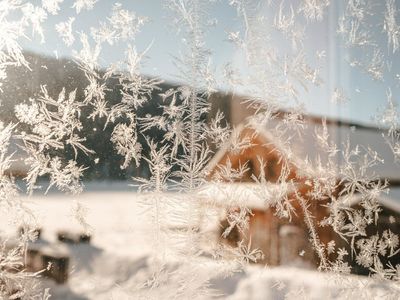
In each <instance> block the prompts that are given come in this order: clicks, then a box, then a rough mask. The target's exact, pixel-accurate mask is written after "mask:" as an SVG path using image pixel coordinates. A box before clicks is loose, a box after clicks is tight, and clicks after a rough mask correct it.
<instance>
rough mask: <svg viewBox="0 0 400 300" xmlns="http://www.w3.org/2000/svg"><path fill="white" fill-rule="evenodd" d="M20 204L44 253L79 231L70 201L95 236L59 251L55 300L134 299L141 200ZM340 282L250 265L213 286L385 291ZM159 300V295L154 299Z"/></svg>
mask: <svg viewBox="0 0 400 300" xmlns="http://www.w3.org/2000/svg"><path fill="white" fill-rule="evenodd" d="M22 200H23V201H24V202H25V203H26V205H27V206H28V207H30V208H31V209H32V210H33V211H34V213H35V214H36V215H37V216H38V222H39V224H40V225H41V227H42V229H43V230H42V241H41V242H42V243H44V244H47V247H55V245H57V242H56V232H57V230H61V229H68V230H72V231H73V230H79V225H78V223H77V222H76V221H74V220H73V218H72V216H71V204H72V201H73V200H79V201H80V202H81V203H82V204H83V205H84V206H85V207H86V208H87V212H88V213H87V221H88V222H89V224H90V225H91V226H92V228H93V237H92V241H91V243H90V244H80V245H68V244H65V245H63V246H62V247H63V248H64V250H65V251H67V252H68V253H69V254H70V257H71V265H70V274H69V280H68V282H67V283H66V284H62V285H58V284H56V283H54V282H53V281H51V280H49V279H45V280H43V284H44V286H46V287H50V288H51V294H52V299H60V300H61V299H62V300H69V299H71V300H83V299H96V300H102V299H132V293H133V292H134V291H135V288H137V287H138V285H139V284H141V283H143V282H144V281H145V280H146V279H148V278H149V276H150V275H151V264H152V261H151V258H150V253H151V250H152V249H151V241H150V239H149V237H151V235H150V234H149V231H150V230H149V228H148V225H147V224H148V223H146V222H145V219H144V218H143V209H142V208H141V207H140V205H139V203H140V197H139V196H138V194H136V193H134V192H126V191H124V192H116V191H98V192H86V193H83V194H82V195H80V196H78V199H73V198H72V197H70V196H63V195H61V194H50V195H48V196H46V197H43V196H33V197H30V198H28V197H23V198H22ZM11 221H12V216H8V215H7V214H6V213H4V212H2V213H1V215H0V228H2V229H3V231H4V232H3V234H4V233H6V234H9V235H10V234H13V233H14V232H15V227H13V226H12V224H13V223H12V222H11ZM201 259H202V260H203V262H202V263H201V264H200V265H201V268H200V269H199V270H198V272H197V276H202V275H201V274H203V275H204V274H207V275H209V274H214V272H215V271H216V270H217V269H218V268H220V265H218V264H217V263H216V262H214V261H212V260H211V259H209V258H207V257H202V258H201ZM179 263H181V262H178V261H170V262H168V263H167V266H166V267H167V268H172V269H173V268H175V266H176V264H179ZM215 273H216V272H215ZM344 278H345V281H343V279H342V280H341V281H340V283H335V280H332V275H329V274H321V273H319V272H317V271H314V270H306V269H299V268H290V267H276V268H267V267H262V266H257V265H250V266H248V267H246V268H245V269H244V270H243V272H240V273H236V274H234V275H233V276H231V277H227V278H214V279H213V280H212V282H211V286H212V287H213V288H214V289H216V291H217V293H218V294H220V295H221V298H226V299H230V300H239V299H291V298H296V299H297V298H299V299H302V298H307V299H342V298H344V296H346V297H347V296H351V295H353V296H355V295H358V294H360V293H363V292H365V290H366V291H368V292H369V293H370V294H369V295H374V296H376V297H380V298H382V297H381V296H382V295H383V293H384V289H385V288H386V287H385V285H384V284H379V282H378V284H375V283H376V281H375V280H372V279H367V278H364V277H363V278H361V277H356V276H345V277H344ZM343 282H346V283H347V284H343ZM371 283H374V284H373V285H371ZM349 286H350V287H351V288H348V287H349ZM366 287H367V288H366ZM343 293H344V294H343ZM352 293H353V294H352ZM357 293H358V294H357ZM371 293H372V294H371ZM159 297H160V295H159V294H158V295H156V296H155V299H160V298H159ZM133 298H135V297H133ZM205 299H207V298H205Z"/></svg>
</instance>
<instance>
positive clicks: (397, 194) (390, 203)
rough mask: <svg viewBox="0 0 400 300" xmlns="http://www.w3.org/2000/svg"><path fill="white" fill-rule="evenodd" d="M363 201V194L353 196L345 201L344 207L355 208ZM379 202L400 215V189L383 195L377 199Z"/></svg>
mask: <svg viewBox="0 0 400 300" xmlns="http://www.w3.org/2000/svg"><path fill="white" fill-rule="evenodd" d="M361 200H362V195H361V194H358V193H357V194H353V195H351V196H349V197H346V198H344V199H343V205H345V206H353V205H356V204H357V203H359V202H360V201H361ZM377 201H378V202H379V204H380V205H381V206H383V207H386V208H389V209H391V210H393V211H395V212H397V213H400V188H391V189H389V192H388V193H387V194H384V193H382V194H381V195H379V197H377Z"/></svg>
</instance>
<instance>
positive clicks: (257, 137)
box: [206, 112, 400, 266]
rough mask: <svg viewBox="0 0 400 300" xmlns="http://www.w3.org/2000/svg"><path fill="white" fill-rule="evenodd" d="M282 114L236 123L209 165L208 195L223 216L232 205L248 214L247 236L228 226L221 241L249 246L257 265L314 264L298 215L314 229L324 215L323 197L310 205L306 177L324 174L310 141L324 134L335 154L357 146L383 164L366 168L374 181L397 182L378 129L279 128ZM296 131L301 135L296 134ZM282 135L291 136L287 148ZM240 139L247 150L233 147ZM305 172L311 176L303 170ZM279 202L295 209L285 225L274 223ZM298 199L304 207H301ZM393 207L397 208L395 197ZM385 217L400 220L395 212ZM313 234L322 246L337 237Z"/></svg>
mask: <svg viewBox="0 0 400 300" xmlns="http://www.w3.org/2000/svg"><path fill="white" fill-rule="evenodd" d="M286 114H287V113H285V112H282V113H279V114H277V115H276V116H275V118H274V119H273V120H271V122H269V123H268V124H254V123H248V124H247V125H243V124H241V125H239V126H238V127H237V128H236V132H235V134H234V135H233V136H232V138H231V140H229V141H228V142H227V143H226V144H225V145H224V146H223V147H222V148H221V149H219V150H218V151H217V153H216V155H215V156H214V158H213V159H212V160H211V162H210V163H209V165H208V166H207V172H208V174H209V175H208V176H209V179H210V185H209V187H208V191H207V192H206V194H207V195H208V197H209V198H212V199H213V200H214V201H215V202H216V203H219V204H220V205H222V206H225V207H226V208H227V209H228V210H232V209H235V207H239V208H240V207H241V208H243V207H246V208H247V209H248V213H247V216H248V228H247V229H245V231H243V230H242V231H240V230H237V229H236V228H234V227H233V228H231V230H230V233H229V235H228V236H226V242H228V243H231V244H235V243H236V242H237V241H238V240H242V239H244V240H247V241H250V240H251V244H252V247H253V248H258V249H260V250H262V251H263V253H264V259H263V260H261V261H260V262H261V263H267V264H269V265H281V264H308V265H314V266H315V265H316V264H318V261H319V258H318V256H317V255H316V254H315V251H313V250H312V247H311V241H310V239H309V237H310V232H309V230H310V227H309V226H308V225H309V224H307V222H305V221H304V220H305V218H304V217H305V216H304V212H305V209H307V210H308V211H309V212H310V213H311V215H312V216H313V217H314V218H313V220H312V222H314V225H315V224H318V223H319V222H320V221H322V220H323V219H324V218H325V217H326V216H327V215H328V214H329V212H328V208H327V207H326V206H325V205H324V204H325V202H329V201H330V199H329V198H326V199H325V200H324V201H325V202H324V201H318V203H316V201H312V199H311V197H310V191H311V189H312V184H310V180H309V179H312V178H310V176H316V177H318V176H324V174H323V170H320V169H319V168H318V163H321V162H322V163H324V162H326V161H328V159H329V157H328V154H327V153H326V152H324V150H323V149H319V147H318V145H317V143H316V135H318V133H321V134H328V135H329V140H330V141H332V142H334V143H335V144H336V145H337V146H338V149H339V150H343V149H344V148H345V147H350V148H351V147H356V145H360V146H363V147H370V148H371V149H373V150H376V151H378V152H379V154H380V155H381V156H383V159H385V164H384V165H379V164H377V165H376V166H373V167H371V168H370V171H371V172H374V174H376V175H377V177H378V178H379V179H387V180H388V181H389V182H391V183H392V184H393V185H396V184H398V182H399V179H400V172H399V170H400V169H399V167H398V166H397V165H396V164H394V163H392V162H393V161H394V156H393V153H392V151H391V149H390V147H389V146H388V145H387V143H385V141H384V139H383V137H382V131H380V130H379V129H377V128H373V127H367V126H361V125H356V124H350V123H345V122H338V121H334V120H322V119H321V118H317V117H305V126H304V127H300V128H299V127H298V128H295V129H293V130H292V129H288V130H286V129H285V130H281V128H283V127H280V126H281V125H283V126H287V125H286V124H285V123H284V122H285V120H286ZM280 124H281V125H280ZM324 124H325V125H324ZM299 129H300V130H301V132H300V133H299V132H296V131H299ZM285 135H286V136H290V137H292V138H291V139H290V143H289V144H288V143H287V142H286V141H287V140H286V139H285ZM238 141H240V143H243V141H245V142H244V143H247V146H244V147H242V148H240V149H237V148H236V146H235V145H237V144H238ZM283 161H285V162H286V164H284V163H283ZM343 165H344V161H343V159H342V158H340V156H339V157H338V158H337V159H336V161H335V166H336V167H337V168H341V166H343ZM287 166H288V167H287ZM227 169H229V170H233V173H231V175H232V174H234V173H235V171H238V170H242V172H237V174H239V173H240V176H237V177H235V176H227V175H226V172H227ZM305 169H313V170H311V171H310V170H307V172H305ZM283 172H286V175H285V177H284V178H285V182H282V181H281V180H279V178H280V177H281V175H282V173H283ZM303 173H307V175H303ZM310 174H313V175H310ZM338 174H340V173H339V172H338ZM260 175H262V176H260ZM260 177H262V178H264V181H263V182H262V183H261V184H260V182H257V181H259V179H258V178H260ZM340 180H341V178H340V176H338V177H337V178H336V179H335V182H332V184H333V185H337V183H338V182H339V181H340ZM289 183H290V184H289ZM290 185H291V186H292V188H290ZM293 185H294V186H295V188H293ZM274 191H275V192H274ZM282 191H284V192H282ZM339 192H340V188H337V189H335V190H334V191H333V193H332V194H331V195H330V197H335V196H336V195H337V193H339ZM282 197H286V198H287V199H289V201H290V203H291V204H292V206H293V208H294V213H293V214H292V216H291V219H290V220H289V219H288V218H284V217H283V218H282V216H281V217H278V215H279V214H280V213H281V212H279V211H277V210H279V205H278V206H277V205H274V203H279V199H278V198H282ZM299 197H300V198H301V199H303V200H304V201H299V199H300V198H299ZM395 201H396V200H395ZM397 201H399V203H400V195H399V198H398V199H397ZM391 213H392V214H394V215H396V216H398V217H400V210H399V211H393V212H391ZM399 220H400V219H399ZM221 224H222V225H221V233H223V232H224V230H226V228H228V227H229V224H230V223H229V222H228V220H223V221H222V223H221ZM396 226H397V224H396ZM315 228H316V229H317V232H316V233H317V235H318V237H319V242H320V243H321V245H323V246H326V245H327V244H328V243H329V242H330V241H332V240H338V239H339V238H338V236H337V235H336V234H335V233H334V232H333V231H332V230H331V229H330V228H329V226H326V227H320V226H315ZM338 242H339V241H338Z"/></svg>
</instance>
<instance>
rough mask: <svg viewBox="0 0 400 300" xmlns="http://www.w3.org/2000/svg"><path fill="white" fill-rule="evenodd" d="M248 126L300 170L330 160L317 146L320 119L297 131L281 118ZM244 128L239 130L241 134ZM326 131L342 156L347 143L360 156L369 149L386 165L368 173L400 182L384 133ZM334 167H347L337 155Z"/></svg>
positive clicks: (338, 127)
mask: <svg viewBox="0 0 400 300" xmlns="http://www.w3.org/2000/svg"><path fill="white" fill-rule="evenodd" d="M248 126H251V127H253V128H254V129H255V130H256V131H257V132H258V133H259V134H261V135H262V136H263V137H264V139H265V140H266V143H270V144H273V146H274V147H276V148H278V149H279V150H280V152H281V153H283V154H285V153H286V154H287V155H289V160H290V161H291V162H292V163H294V164H295V165H297V166H301V165H302V163H303V164H304V162H305V161H306V159H307V160H308V161H309V162H311V165H313V163H314V165H315V162H317V161H318V159H319V158H320V159H321V161H322V162H324V161H326V160H327V158H328V154H327V152H326V150H325V149H322V148H321V147H319V146H318V143H317V137H316V136H317V134H322V133H323V130H324V126H323V122H322V119H321V118H319V119H318V118H314V117H307V116H306V117H305V124H304V126H302V127H296V128H291V127H289V126H288V125H286V124H285V123H284V119H283V118H281V117H277V118H274V119H271V120H270V121H268V123H267V124H262V123H261V124H258V123H256V122H253V123H250V125H248ZM245 127H246V126H245V125H244V124H241V125H239V126H238V127H237V128H236V130H238V131H241V130H243V129H244V128H245ZM325 128H326V133H327V134H328V135H329V138H328V141H329V143H331V142H332V143H334V144H336V147H337V150H339V153H340V152H344V150H345V147H346V145H347V143H348V145H349V146H350V147H349V148H350V149H355V148H356V147H357V146H358V148H359V150H360V153H362V152H363V151H364V152H365V150H366V149H371V150H373V151H376V152H377V153H378V157H379V158H380V159H382V160H383V162H384V163H377V164H376V165H374V166H371V167H369V168H368V172H370V174H372V173H374V174H375V175H377V176H378V177H379V178H381V179H389V180H396V181H397V180H400V165H398V164H397V163H396V162H395V159H394V154H393V151H392V149H391V147H390V145H389V144H388V143H387V142H386V140H385V138H384V136H383V134H384V131H383V130H380V129H378V128H375V127H367V126H361V125H356V124H349V123H345V122H339V121H333V120H328V121H326V127H325ZM288 141H289V142H288ZM347 141H348V142H347ZM231 143H232V141H228V142H227V143H226V145H224V147H222V148H221V149H220V150H219V151H218V152H217V153H216V154H215V156H214V157H213V159H212V160H211V161H210V163H209V165H208V166H207V168H208V170H210V171H211V170H212V169H213V168H215V166H216V165H217V164H218V163H219V162H220V161H221V159H222V157H223V156H224V154H225V153H226V152H227V151H229V149H230V144H231ZM289 150H290V151H289ZM335 166H336V167H337V168H338V169H339V168H340V167H342V166H344V160H343V157H342V156H341V155H337V158H336V161H335Z"/></svg>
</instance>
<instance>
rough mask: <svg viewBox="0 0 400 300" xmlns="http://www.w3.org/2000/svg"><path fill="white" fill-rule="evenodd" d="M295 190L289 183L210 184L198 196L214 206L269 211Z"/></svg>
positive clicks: (203, 187) (202, 188) (198, 192)
mask: <svg viewBox="0 0 400 300" xmlns="http://www.w3.org/2000/svg"><path fill="white" fill-rule="evenodd" d="M293 190H294V188H293V185H292V184H289V183H280V184H276V183H270V182H268V183H263V184H257V183H237V182H236V183H210V184H207V185H204V186H202V187H201V189H200V190H198V191H197V193H196V195H197V196H200V197H201V198H202V199H203V202H204V203H208V204H210V205H213V206H220V207H243V206H246V207H251V208H253V209H267V208H268V207H270V206H273V205H274V204H276V203H277V202H279V201H281V200H282V199H283V197H285V196H286V195H287V194H289V193H290V192H292V191H293Z"/></svg>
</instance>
